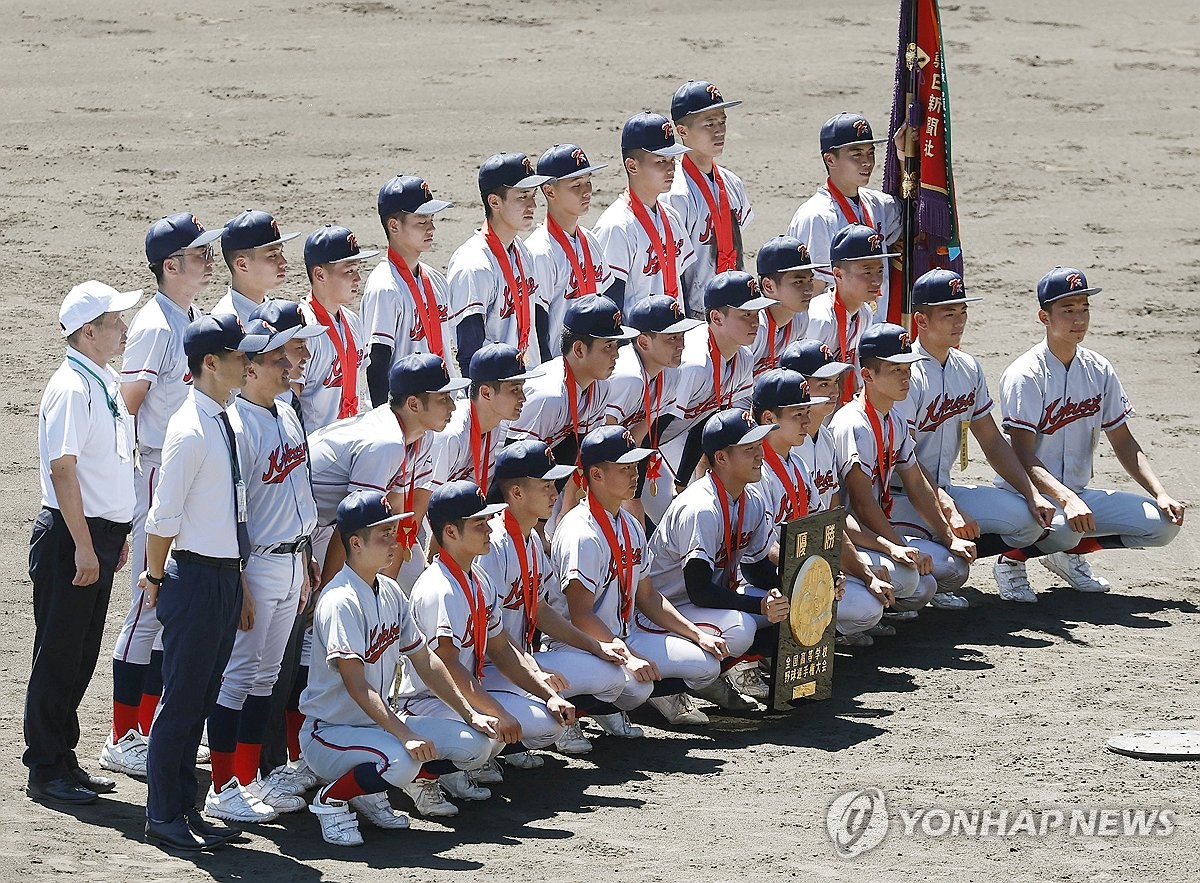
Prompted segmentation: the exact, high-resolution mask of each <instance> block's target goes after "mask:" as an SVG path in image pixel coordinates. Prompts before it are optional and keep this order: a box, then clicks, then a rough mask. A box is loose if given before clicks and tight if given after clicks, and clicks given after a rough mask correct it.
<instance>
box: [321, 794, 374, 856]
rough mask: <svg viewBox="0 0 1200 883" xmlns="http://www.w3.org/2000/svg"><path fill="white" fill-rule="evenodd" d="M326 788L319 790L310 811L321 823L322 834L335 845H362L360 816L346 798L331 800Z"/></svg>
mask: <svg viewBox="0 0 1200 883" xmlns="http://www.w3.org/2000/svg"><path fill="white" fill-rule="evenodd" d="M324 790H325V789H323V788H322V789H321V791H318V792H317V796H316V797H314V798H313V802H312V805H311V806H310V807H309V808H308V811H309V812H310V813H312V814H313V815H314V816H316V817H317V821H319V822H320V823H321V836H322V837H323V838H324V839H325V842H326V843H330V844H332V845H334V846H362V843H363V839H362V834H360V833H359V831H358V816H356V815H355V814H354V811H353V810H352V809H350V804H348V803H347V802H346V801H344V800H330V799H327V798H326V797H325V796H324V793H323V792H324Z"/></svg>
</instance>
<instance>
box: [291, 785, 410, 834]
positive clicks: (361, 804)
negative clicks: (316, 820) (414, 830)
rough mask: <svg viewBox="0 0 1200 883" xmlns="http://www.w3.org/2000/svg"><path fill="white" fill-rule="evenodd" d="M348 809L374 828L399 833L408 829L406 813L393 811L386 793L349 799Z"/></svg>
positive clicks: (361, 795) (362, 795)
mask: <svg viewBox="0 0 1200 883" xmlns="http://www.w3.org/2000/svg"><path fill="white" fill-rule="evenodd" d="M315 802H316V801H314V803H315ZM350 808H351V809H353V810H354V811H355V812H357V813H358V814H359V815H361V816H362V817H363V818H365V819H366V820H367V821H368V822H370V823H371V824H372V825H374V826H375V827H376V828H383V829H385V830H387V831H400V830H402V829H404V828H407V827H408V815H407V813H402V812H400V810H398V809H393V807H392V802H391V801H390V800H388V796H387V793H386V792H380V793H379V794H360V795H359V796H358V797H351V798H350Z"/></svg>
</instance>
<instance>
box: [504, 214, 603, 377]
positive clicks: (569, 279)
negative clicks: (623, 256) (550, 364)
mask: <svg viewBox="0 0 1200 883" xmlns="http://www.w3.org/2000/svg"><path fill="white" fill-rule="evenodd" d="M564 233H565V231H564ZM565 235H566V236H567V239H568V242H569V243H570V245H571V249H572V251H574V253H575V260H576V262H577V263H578V264H579V267H580V269H581V270H585V271H587V270H588V268H589V267H590V271H591V274H592V283H593V284H594V285H595V289H596V293H597V294H604V290H605V289H606V288H608V286H609V285H611V284H612V279H613V277H612V271H611V270H609V268H608V262H607V261H606V260H605V259H604V248H603V247H602V246H601V245H600V242H599V241H598V240H597V239H596V237H595V235H594V234H593V233H592V231H591V230H588V229H587V228H585V227H583V226H582V225H581V226H578V227H576V228H575V234H574V235H571V234H567V233H565ZM585 243H586V245H585ZM525 247H526V248H527V249H529V253H530V254H531V255H533V261H534V265H535V266H536V267H537V278H538V279H540V280H542V283H543V285H545V291H544V292H543V294H542V298H541V299H542V302H543V303H545V304H546V305H547V307H548V313H547V315H548V316H549V319H550V323H549V324H550V339H549V340H548V341H546V344H547V346H549V348H550V354H551V355H552V356H554V357H556V358H557V357H558V356H561V355H562V338H561V337H559V336H558V334H556V332H557V331H559V330H560V329H561V328H562V327H563V317H564V316H565V315H566V312H567V302H568V301H572V300H575V299H576V298H578V297H579V280H578V279H576V278H575V270H574V268H573V267H572V266H571V261H570V259H569V258H568V257H567V255H566V253H565V252H564V251H563V249H562V246H561V245H559V244H558V242H557V241H555V239H554V237H553V236H551V235H550V231H549V229H548V228H547V226H546V224H545V222H543V223H541V224H539V225H538V227H537V229H536V230H534V231H533V232H532V233H530V234H529V238H528V239H526V240H525ZM589 259H590V261H589Z"/></svg>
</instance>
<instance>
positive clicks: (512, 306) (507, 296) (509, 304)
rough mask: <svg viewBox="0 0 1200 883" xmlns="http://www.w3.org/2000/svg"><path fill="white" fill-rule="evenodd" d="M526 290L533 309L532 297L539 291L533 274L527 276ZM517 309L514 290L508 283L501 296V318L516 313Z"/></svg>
mask: <svg viewBox="0 0 1200 883" xmlns="http://www.w3.org/2000/svg"><path fill="white" fill-rule="evenodd" d="M525 290H526V291H528V292H529V297H530V309H532V308H533V302H532V298H533V295H534V293H535V292H536V291H537V283H536V282H535V281H534V279H533V277H532V276H526V277H525ZM516 310H517V307H516V301H515V300H514V298H513V293H512V290H511V289H510V288H509V287H508V286H507V285H505V286H504V291H503V292H502V293H501V297H500V318H501V319H507V318H509V317H510V316H513V315H515V314H516Z"/></svg>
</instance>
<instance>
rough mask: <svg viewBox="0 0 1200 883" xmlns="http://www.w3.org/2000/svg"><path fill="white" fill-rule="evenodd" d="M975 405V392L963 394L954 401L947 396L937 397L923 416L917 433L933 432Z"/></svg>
mask: <svg viewBox="0 0 1200 883" xmlns="http://www.w3.org/2000/svg"><path fill="white" fill-rule="evenodd" d="M974 403H975V393H974V392H967V393H963V394H962V395H960V396H958V397H957V398H953V399H952V398H950V397H949V396H946V395H939V396H937V397H936V398H935V399H934V400H933V401H932V402H930V403H929V406H928V407H927V408H926V409H925V413H924V414H922V415H921V419H920V421H919V422H918V423H917V432H933V431H934V430H936V429H937V428H938V427H939V426H941V425H942V424H943V423H945V422H946V421H947V420H950V419H951V418H953V417H957V416H958V415H959V414H965V413H966V412H967V411H969V410H970V409H971V406H972V405H973V404H974Z"/></svg>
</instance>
